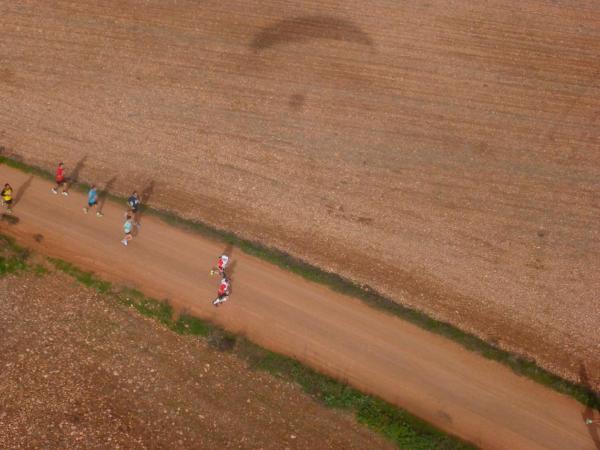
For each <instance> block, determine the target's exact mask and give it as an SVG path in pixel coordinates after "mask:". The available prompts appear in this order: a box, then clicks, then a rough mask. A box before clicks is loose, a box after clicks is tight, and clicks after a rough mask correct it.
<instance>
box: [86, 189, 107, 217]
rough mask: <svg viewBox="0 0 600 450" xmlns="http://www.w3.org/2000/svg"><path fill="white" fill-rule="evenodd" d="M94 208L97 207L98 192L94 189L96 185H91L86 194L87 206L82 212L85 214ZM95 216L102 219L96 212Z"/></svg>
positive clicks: (100, 214)
mask: <svg viewBox="0 0 600 450" xmlns="http://www.w3.org/2000/svg"><path fill="white" fill-rule="evenodd" d="M94 207H96V208H97V207H98V190H97V189H96V185H95V184H92V186H91V187H90V190H89V192H88V205H87V206H86V207H85V208H83V212H84V213H86V214H87V213H88V212H89V210H90V208H94ZM96 215H97V216H98V217H102V215H103V214H102V213H101V212H100V211H99V210H98V211H96Z"/></svg>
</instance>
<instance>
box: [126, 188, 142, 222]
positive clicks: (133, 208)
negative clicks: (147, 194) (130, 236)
mask: <svg viewBox="0 0 600 450" xmlns="http://www.w3.org/2000/svg"><path fill="white" fill-rule="evenodd" d="M140 203H141V202H140V197H139V195H138V193H137V192H136V191H133V193H132V194H131V196H130V197H129V198H128V199H127V206H129V211H128V214H131V216H132V218H133V222H134V223H135V226H136V227H138V228H139V227H140V225H141V224H140V222H139V220H138V212H139V210H140Z"/></svg>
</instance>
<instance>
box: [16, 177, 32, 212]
mask: <svg viewBox="0 0 600 450" xmlns="http://www.w3.org/2000/svg"><path fill="white" fill-rule="evenodd" d="M32 182H33V175H31V176H30V177H29V178H28V179H27V181H25V183H23V184H22V185H21V186H20V187H19V189H18V190H17V192H16V193H15V198H14V199H13V208H14V207H15V206H17V204H18V203H19V202H20V201H21V198H23V194H25V191H26V190H27V189H29V186H31V183H32Z"/></svg>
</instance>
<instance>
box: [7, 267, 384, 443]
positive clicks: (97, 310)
mask: <svg viewBox="0 0 600 450" xmlns="http://www.w3.org/2000/svg"><path fill="white" fill-rule="evenodd" d="M0 330H2V332H1V333H2V334H1V336H0V448H11V449H17V448H107V447H110V448H129V449H132V448H265V449H267V448H272V449H284V448H306V449H316V448H365V449H367V448H368V449H372V448H388V447H390V445H389V444H387V443H386V442H385V441H384V440H383V439H382V438H380V437H378V436H376V435H374V434H373V433H371V432H370V431H368V430H367V429H366V428H364V427H362V426H360V425H358V424H357V423H356V421H355V419H354V418H353V417H352V416H350V415H348V414H345V413H343V412H337V411H332V410H329V409H326V408H325V407H323V406H320V405H318V404H317V403H315V402H314V401H313V400H311V399H310V398H309V397H307V396H306V395H305V394H303V393H302V392H301V391H300V389H299V388H298V387H297V386H296V385H291V384H289V383H286V382H283V381H280V380H277V379H275V378H274V377H272V376H270V375H267V374H265V373H260V372H255V371H252V370H250V369H248V368H247V367H246V366H245V364H244V363H242V362H241V361H240V360H238V359H236V358H235V357H234V356H232V355H231V354H227V353H223V352H220V351H218V350H216V349H214V348H212V347H211V346H209V345H208V344H207V343H206V342H205V341H204V340H202V339H199V338H193V337H182V336H179V335H177V334H175V333H173V332H172V331H169V330H167V329H165V328H163V327H161V326H160V325H157V323H156V322H154V321H152V320H150V319H145V318H143V317H142V316H140V315H139V314H138V313H136V312H134V311H133V310H131V309H127V308H126V307H123V306H119V305H118V304H117V303H116V302H114V300H111V299H109V298H107V297H103V296H102V295H100V294H98V293H97V292H95V291H92V290H90V289H86V288H84V287H82V285H80V284H77V283H76V282H74V281H73V279H72V278H70V277H68V276H66V275H64V274H60V273H52V274H51V275H47V276H44V277H38V276H35V275H31V274H29V275H24V276H12V275H11V276H7V277H4V278H2V279H0Z"/></svg>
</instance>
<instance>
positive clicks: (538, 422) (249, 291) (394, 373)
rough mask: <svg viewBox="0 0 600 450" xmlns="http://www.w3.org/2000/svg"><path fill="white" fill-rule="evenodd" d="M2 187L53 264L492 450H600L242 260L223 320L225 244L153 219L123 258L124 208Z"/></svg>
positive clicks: (529, 394)
mask: <svg viewBox="0 0 600 450" xmlns="http://www.w3.org/2000/svg"><path fill="white" fill-rule="evenodd" d="M0 177H1V178H2V179H10V180H12V182H13V185H14V187H15V189H16V190H17V191H18V193H19V194H18V195H19V198H18V201H17V204H16V207H15V213H16V215H17V216H18V217H19V223H18V224H16V225H7V224H6V223H4V222H3V225H2V228H3V229H5V230H6V231H7V232H8V233H10V234H12V235H15V236H16V237H17V238H18V239H19V240H20V241H21V242H24V243H26V244H27V245H29V246H32V247H34V248H36V249H38V250H39V251H40V252H42V253H44V254H48V255H53V256H60V257H62V258H65V259H67V260H69V261H73V262H74V263H76V264H77V265H79V266H81V267H84V268H87V269H91V270H94V271H96V272H98V273H99V274H101V275H102V276H104V277H106V278H109V279H111V280H114V281H118V282H121V283H126V284H129V285H133V286H136V287H138V288H139V289H141V290H142V291H144V292H146V293H148V294H151V295H153V296H156V297H158V298H168V299H170V301H172V302H173V303H174V304H175V305H177V306H178V307H179V308H185V309H187V310H189V311H191V312H192V313H194V314H197V315H199V316H201V317H206V318H210V319H211V320H213V321H215V322H217V323H219V324H221V325H223V326H225V327H226V328H228V329H230V330H233V331H235V332H239V333H244V334H246V335H248V336H249V337H250V338H251V339H252V340H254V341H256V342H258V343H260V344H262V345H264V346H266V347H268V348H271V349H273V350H276V351H280V352H283V353H286V354H289V355H293V356H295V357H297V358H298V359H300V360H302V361H304V362H306V363H308V364H309V365H312V366H314V367H316V368H318V369H320V370H322V371H324V372H326V373H329V374H331V375H334V376H336V377H338V378H341V379H343V380H347V381H348V382H349V383H351V384H353V385H355V386H357V387H359V388H361V389H363V390H365V391H367V392H373V393H376V394H377V395H380V396H381V397H383V398H385V399H387V400H388V401H391V402H393V403H396V404H398V405H400V406H403V407H405V408H407V409H409V410H410V411H412V412H413V413H415V414H417V415H419V416H421V417H423V418H425V419H427V420H429V421H431V422H433V423H434V424H436V425H438V426H440V427H441V428H443V429H446V430H448V431H450V432H452V433H455V434H458V435H460V436H462V437H464V438H466V439H468V440H470V441H472V442H475V443H476V444H478V445H481V446H483V447H485V448H498V449H506V448H510V449H535V448H545V449H565V448H570V449H590V448H593V441H592V437H591V436H590V434H588V433H589V431H590V429H588V428H587V427H586V426H585V425H584V423H583V420H582V414H583V413H584V411H583V407H582V406H581V405H579V404H578V403H577V402H575V401H574V400H571V399H569V398H567V397H564V396H562V395H559V394H556V393H554V392H552V391H549V390H547V389H545V388H543V387H541V386H539V385H536V384H535V383H533V382H531V381H528V380H526V379H523V378H520V377H518V376H516V375H514V374H513V373H512V372H510V371H509V370H508V369H506V368H505V367H503V366H500V365H498V364H496V363H494V362H491V361H488V360H483V359H482V358H480V357H478V356H476V355H475V354H473V353H470V352H468V351H466V350H464V349H462V348H461V347H459V346H457V345H455V344H453V343H451V342H448V341H446V340H444V339H442V338H440V337H438V336H435V335H431V334H429V333H427V332H425V331H423V330H421V329H419V328H416V327H414V326H412V325H410V324H407V323H405V322H403V321H401V320H399V319H397V318H394V317H391V316H388V315H386V314H383V313H380V312H378V311H376V310H373V309H371V308H369V307H367V306H365V305H364V304H362V303H361V302H359V301H357V300H354V299H351V298H346V297H344V296H342V295H339V294H336V293H334V292H332V291H330V290H328V289H326V288H324V287H322V286H319V285H315V284H312V283H309V282H307V281H305V280H303V279H301V278H299V277H297V276H295V275H293V274H290V273H288V272H285V271H283V270H281V269H278V268H275V267H273V266H271V265H269V264H266V263H265V262H263V261H260V260H257V259H255V258H252V257H249V256H247V255H244V254H241V253H236V252H235V250H234V251H233V259H234V261H235V264H234V265H232V267H231V272H232V278H233V285H234V293H233V297H232V299H231V300H230V302H229V303H228V304H226V305H224V306H223V307H220V308H215V307H213V306H212V305H211V303H210V301H211V299H212V298H213V297H214V295H215V290H216V283H217V280H215V279H214V278H211V277H210V276H209V274H208V271H209V268H210V267H211V265H213V264H214V262H215V257H216V256H217V255H218V254H219V252H221V251H222V250H223V248H222V246H221V245H219V244H218V243H214V242H210V241H205V240H203V239H202V238H200V237H198V236H196V235H191V234H188V233H186V232H184V231H181V230H177V229H173V228H172V227H169V226H167V225H165V224H163V223H161V222H159V221H157V220H156V219H154V218H151V217H145V218H143V221H142V228H141V233H140V234H139V235H138V236H137V237H136V238H135V239H134V240H133V242H132V243H131V244H130V246H129V247H128V248H125V247H123V245H122V244H121V243H120V242H119V240H120V239H121V237H122V235H121V223H122V217H123V209H122V208H120V207H118V206H116V205H114V204H111V203H109V202H107V203H106V204H105V205H104V212H105V214H106V216H105V217H102V218H97V217H95V216H93V215H87V216H86V215H84V214H83V212H82V210H81V209H82V206H83V205H84V204H85V198H84V196H83V195H81V194H75V193H73V194H72V195H71V196H70V197H63V196H55V195H52V194H51V193H50V191H49V188H50V185H49V183H48V182H46V181H40V180H37V179H34V178H31V177H29V176H27V175H25V174H23V173H20V172H18V171H15V170H12V169H9V168H7V167H6V166H0ZM23 186H24V187H23ZM36 235H37V236H36ZM39 235H41V236H39Z"/></svg>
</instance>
